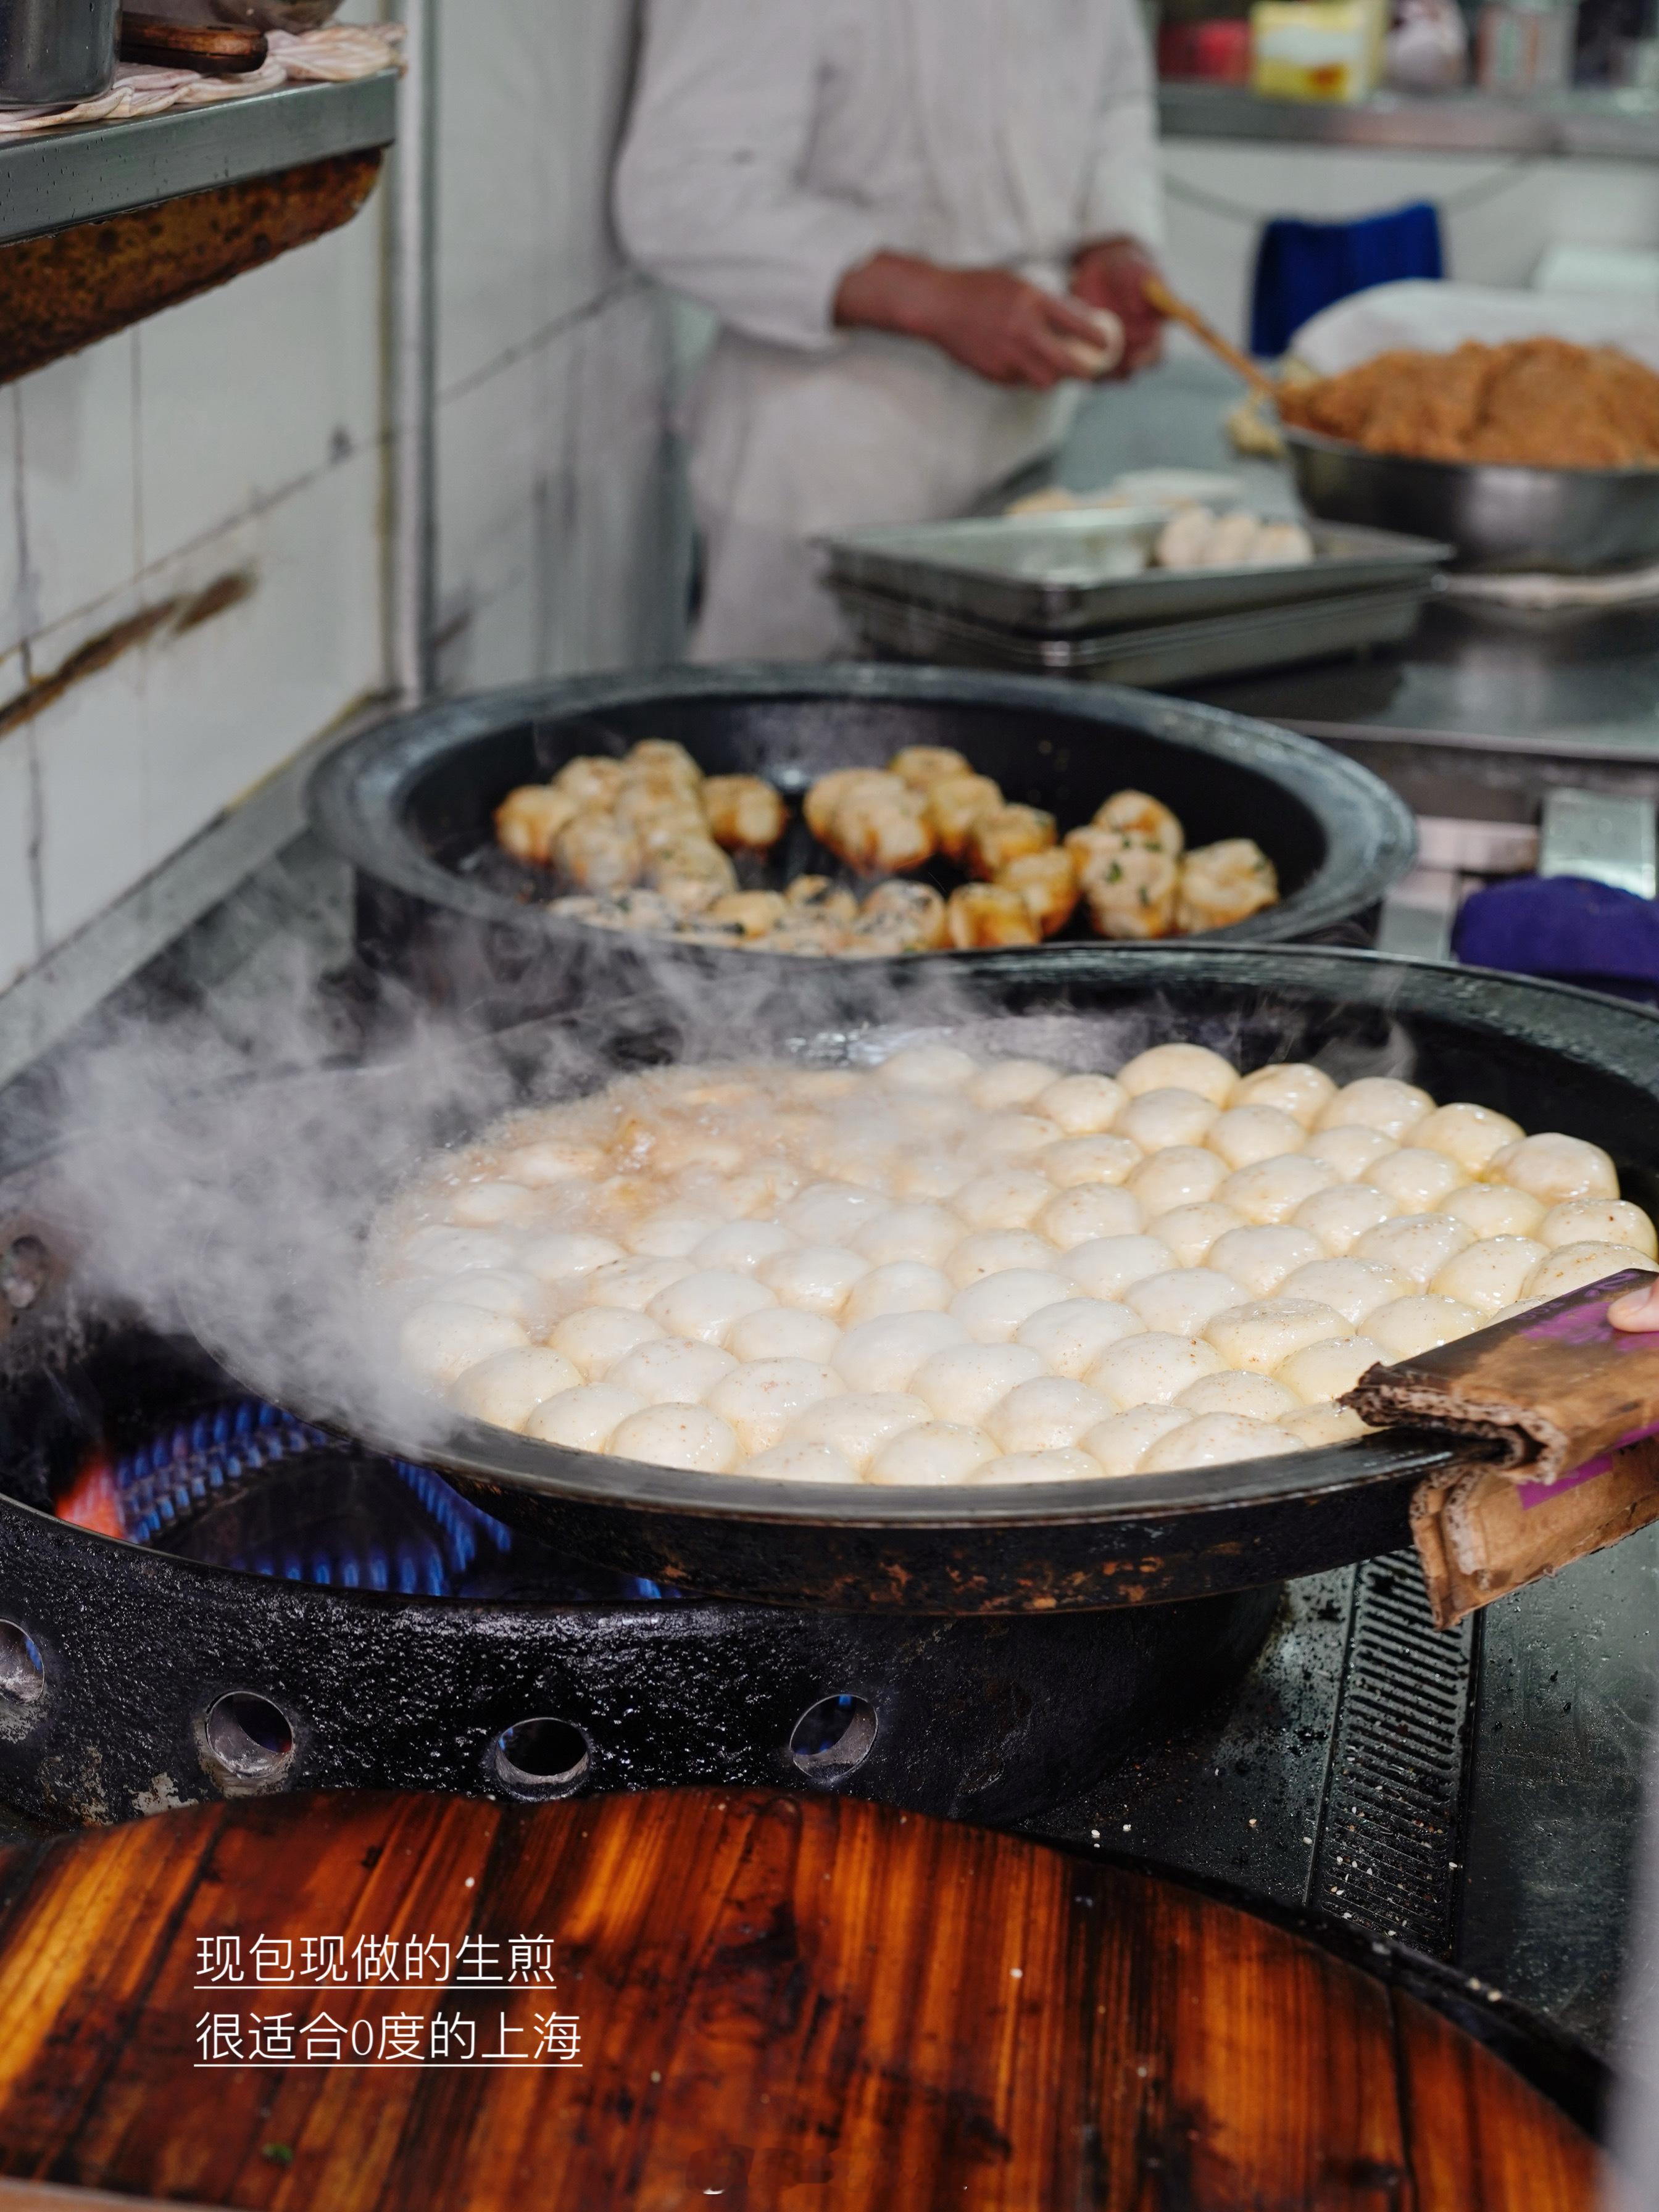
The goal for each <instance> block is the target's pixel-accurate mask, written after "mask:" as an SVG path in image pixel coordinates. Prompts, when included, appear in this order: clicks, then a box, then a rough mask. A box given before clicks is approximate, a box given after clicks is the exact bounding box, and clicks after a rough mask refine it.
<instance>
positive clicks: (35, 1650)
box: [0, 1620, 46, 1705]
mask: <svg viewBox="0 0 1659 2212" xmlns="http://www.w3.org/2000/svg"><path fill="white" fill-rule="evenodd" d="M45 1690H46V1662H45V1661H44V1660H43V1659H42V1658H41V1656H40V1645H39V1644H36V1642H35V1640H34V1638H33V1637H32V1636H31V1635H30V1634H29V1632H28V1631H27V1628H20V1627H19V1626H17V1623H16V1622H15V1620H0V1698H4V1699H8V1700H9V1702H10V1703H11V1704H13V1705H33V1703H34V1701H35V1699H37V1698H39V1697H40V1696H41V1695H42V1694H43V1693H44V1692H45Z"/></svg>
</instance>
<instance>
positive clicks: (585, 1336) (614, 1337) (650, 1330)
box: [548, 1306, 662, 1383]
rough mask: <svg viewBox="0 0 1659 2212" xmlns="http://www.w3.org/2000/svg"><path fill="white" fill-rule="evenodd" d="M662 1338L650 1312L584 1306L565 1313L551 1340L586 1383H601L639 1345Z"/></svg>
mask: <svg viewBox="0 0 1659 2212" xmlns="http://www.w3.org/2000/svg"><path fill="white" fill-rule="evenodd" d="M661 1337H662V1331H661V1330H660V1329H659V1328H658V1327H657V1324H656V1322H653V1320H652V1319H651V1318H650V1317H649V1316H648V1315H646V1314H642V1313H635V1312H634V1311H633V1310H632V1309H631V1308H629V1307H628V1306H583V1307H581V1308H580V1310H578V1311H577V1312H575V1313H573V1314H567V1315H566V1316H565V1317H564V1319H563V1320H562V1322H559V1323H558V1324H557V1326H556V1328H554V1330H553V1331H552V1334H550V1336H549V1338H548V1342H549V1343H550V1345H551V1346H553V1349H554V1350H555V1351H556V1352H562V1353H563V1354H564V1356H565V1358H567V1359H568V1360H569V1361H571V1362H572V1364H574V1367H575V1368H576V1370H577V1372H578V1373H579V1374H580V1376H581V1378H582V1380H583V1382H584V1383H597V1382H598V1381H599V1378H600V1377H601V1376H604V1375H607V1374H609V1372H610V1371H611V1369H612V1368H613V1367H614V1366H615V1365H616V1364H617V1361H618V1360H619V1359H622V1358H626V1356H627V1355H628V1353H629V1352H632V1351H633V1350H634V1349H635V1346H637V1345H641V1344H652V1343H655V1342H658V1341H659V1340H661Z"/></svg>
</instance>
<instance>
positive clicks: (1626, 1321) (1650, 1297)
mask: <svg viewBox="0 0 1659 2212" xmlns="http://www.w3.org/2000/svg"><path fill="white" fill-rule="evenodd" d="M1607 1319H1608V1320H1609V1321H1610V1322H1612V1323H1613V1327H1614V1328H1628V1329H1637V1330H1640V1329H1650V1328H1653V1329H1659V1275H1656V1276H1655V1278H1654V1279H1653V1280H1652V1282H1650V1284H1649V1285H1648V1286H1647V1288H1646V1290H1644V1291H1626V1294H1625V1296H1624V1297H1622V1298H1620V1299H1618V1300H1616V1301H1615V1303H1614V1304H1612V1305H1610V1306H1609V1307H1608V1308H1607Z"/></svg>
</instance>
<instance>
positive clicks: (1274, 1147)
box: [1204, 1105, 1307, 1168]
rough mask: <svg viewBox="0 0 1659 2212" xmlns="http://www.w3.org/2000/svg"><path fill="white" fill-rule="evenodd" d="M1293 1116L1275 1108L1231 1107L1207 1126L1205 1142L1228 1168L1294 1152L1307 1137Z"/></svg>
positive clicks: (1247, 1166)
mask: <svg viewBox="0 0 1659 2212" xmlns="http://www.w3.org/2000/svg"><path fill="white" fill-rule="evenodd" d="M1306 1136H1307V1131H1306V1130H1305V1129H1304V1127H1303V1126H1302V1124H1301V1123H1300V1121H1297V1119H1296V1117H1295V1115H1291V1114H1286V1113H1285V1111H1284V1110H1283V1109H1281V1108H1279V1107H1278V1106H1261V1105H1256V1106H1231V1107H1229V1108H1228V1109H1227V1111H1226V1112H1225V1114H1222V1115H1218V1116H1217V1118H1216V1120H1215V1121H1213V1122H1212V1124H1211V1127H1210V1132H1209V1134H1208V1135H1207V1136H1206V1138H1205V1139H1204V1141H1205V1143H1206V1145H1207V1146H1209V1148H1210V1150H1211V1151H1212V1152H1215V1153H1217V1154H1218V1155H1219V1157H1220V1158H1222V1159H1223V1160H1225V1162H1226V1164H1227V1165H1228V1166H1229V1167H1230V1168H1249V1167H1254V1166H1255V1164H1256V1162H1257V1161H1258V1160H1274V1159H1281V1158H1285V1156H1286V1155H1287V1154H1290V1155H1293V1154H1296V1153H1298V1152H1300V1151H1301V1149H1302V1146H1303V1141H1304V1139H1305V1138H1306Z"/></svg>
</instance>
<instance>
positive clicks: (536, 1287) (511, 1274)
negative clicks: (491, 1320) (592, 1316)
mask: <svg viewBox="0 0 1659 2212" xmlns="http://www.w3.org/2000/svg"><path fill="white" fill-rule="evenodd" d="M429 1295H430V1296H431V1297H433V1298H435V1300H436V1301H437V1302H438V1303H439V1304H441V1305H457V1306H482V1307H483V1310H484V1311H485V1312H486V1313H501V1314H510V1315H511V1316H512V1317H513V1320H514V1321H521V1322H524V1323H525V1324H526V1327H529V1326H531V1325H532V1323H533V1322H535V1321H537V1320H538V1318H539V1316H541V1314H542V1312H543V1310H544V1303H545V1301H544V1291H543V1288H542V1285H540V1284H539V1283H538V1281H537V1280H536V1278H535V1277H534V1276H533V1275H525V1274H520V1273H518V1272H517V1271H516V1270H515V1269H512V1268H507V1267H469V1268H468V1269H467V1270H466V1272H465V1274H461V1275H452V1276H451V1277H450V1278H449V1279H448V1281H447V1282H444V1283H437V1284H435V1285H433V1288H432V1290H431V1291H430V1293H429Z"/></svg>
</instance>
